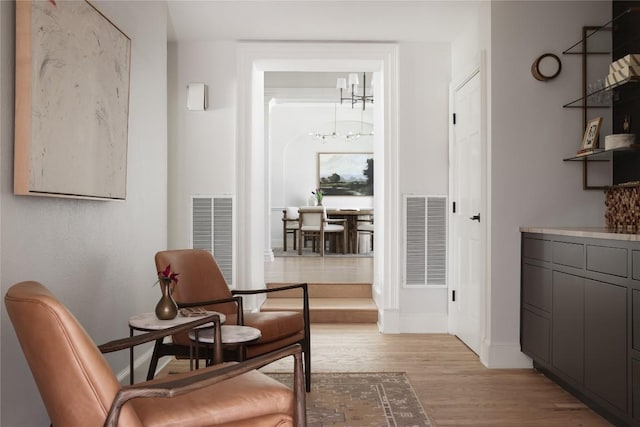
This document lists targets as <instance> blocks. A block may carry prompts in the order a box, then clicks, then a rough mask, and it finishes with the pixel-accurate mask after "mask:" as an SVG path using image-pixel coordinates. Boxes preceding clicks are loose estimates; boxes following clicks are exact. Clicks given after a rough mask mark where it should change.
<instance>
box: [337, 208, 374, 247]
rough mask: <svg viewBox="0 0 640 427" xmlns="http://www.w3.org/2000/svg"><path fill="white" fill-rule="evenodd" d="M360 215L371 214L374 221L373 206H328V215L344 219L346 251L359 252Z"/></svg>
mask: <svg viewBox="0 0 640 427" xmlns="http://www.w3.org/2000/svg"><path fill="white" fill-rule="evenodd" d="M360 216H370V217H371V220H372V221H373V208H329V207H327V217H329V218H333V219H337V218H340V219H344V220H345V227H346V229H347V230H346V234H347V241H346V248H345V251H346V252H347V253H349V254H355V253H357V252H358V218H359V217H360Z"/></svg>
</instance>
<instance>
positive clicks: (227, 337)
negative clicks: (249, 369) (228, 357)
mask: <svg viewBox="0 0 640 427" xmlns="http://www.w3.org/2000/svg"><path fill="white" fill-rule="evenodd" d="M220 329H221V332H222V344H223V345H233V344H236V345H239V346H240V357H239V358H240V360H244V356H245V355H244V345H245V344H249V343H252V342H254V341H257V340H258V339H260V337H261V336H262V332H260V329H257V328H252V327H251V326H240V325H222V327H221V328H220ZM189 339H190V340H191V347H192V348H193V346H194V345H195V343H196V342H197V343H202V344H213V343H214V342H215V339H214V331H213V329H203V330H200V329H196V330H193V331H191V332H189ZM199 347H200V346H199V345H195V348H196V351H195V353H196V354H195V360H196V369H198V368H199V355H198V348H199ZM192 351H193V350H192ZM192 362H193V359H192ZM221 362H222V360H214V361H213V363H214V364H218V363H221ZM190 368H191V369H193V363H191V364H190Z"/></svg>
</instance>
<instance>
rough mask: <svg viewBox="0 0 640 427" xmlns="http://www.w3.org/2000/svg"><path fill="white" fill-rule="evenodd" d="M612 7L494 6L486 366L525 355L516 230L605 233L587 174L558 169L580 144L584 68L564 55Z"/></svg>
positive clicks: (600, 201)
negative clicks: (578, 104)
mask: <svg viewBox="0 0 640 427" xmlns="http://www.w3.org/2000/svg"><path fill="white" fill-rule="evenodd" d="M610 16H611V4H610V2H591V1H585V2H574V1H567V2H551V1H549V2H539V1H509V2H502V1H498V2H493V3H492V6H491V49H490V61H491V65H490V67H491V92H490V114H491V124H490V126H491V130H492V132H491V137H490V152H491V157H490V164H489V165H488V167H489V171H490V181H489V182H490V192H491V206H490V210H491V225H490V245H491V246H490V250H491V263H490V269H491V272H490V278H489V280H490V281H489V291H488V292H489V293H488V295H489V302H488V304H489V310H490V311H489V313H490V314H489V319H488V322H489V335H488V337H487V341H488V342H487V343H486V345H487V347H488V348H489V349H490V351H489V354H488V355H487V360H486V362H485V363H487V364H488V365H489V366H504V365H505V360H506V359H509V357H510V356H512V355H513V354H514V353H515V352H519V344H518V342H519V302H520V294H519V290H520V233H519V227H520V226H535V225H539V226H603V225H604V197H603V194H602V192H601V191H583V190H582V181H581V180H582V170H581V168H580V166H579V165H577V164H570V163H563V162H562V159H563V158H565V157H568V156H569V155H571V154H572V153H575V152H576V151H577V149H578V148H579V146H580V143H581V141H582V133H583V130H582V119H581V114H580V112H579V110H568V109H563V108H562V105H563V104H565V103H567V102H569V101H571V100H573V99H576V98H578V97H579V94H580V84H581V83H580V75H581V74H580V58H579V57H577V56H567V55H561V52H562V51H563V50H564V49H566V48H568V47H569V46H571V45H572V44H573V43H574V42H576V41H577V40H579V39H580V36H581V29H582V26H583V25H601V24H604V23H605V22H607V21H608V20H609V19H610ZM545 52H552V53H555V54H557V55H559V56H561V60H562V65H563V67H562V72H561V73H560V75H559V76H558V77H557V78H556V79H554V80H551V81H548V82H539V81H537V80H534V79H533V77H532V76H531V72H530V68H531V64H532V63H533V61H534V60H535V58H537V57H538V56H539V55H541V54H542V53H545Z"/></svg>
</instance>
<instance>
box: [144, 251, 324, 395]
mask: <svg viewBox="0 0 640 427" xmlns="http://www.w3.org/2000/svg"><path fill="white" fill-rule="evenodd" d="M155 265H156V269H157V271H163V270H164V269H165V268H166V267H167V266H168V265H170V266H171V271H174V272H176V273H178V274H179V283H178V284H177V285H176V286H175V288H174V292H173V298H174V299H175V301H176V303H177V304H178V308H189V307H203V308H205V309H207V310H212V311H217V312H220V313H223V314H224V315H225V316H226V324H228V325H242V326H251V327H253V328H256V329H259V330H260V332H261V335H260V338H259V339H258V340H257V341H255V342H252V343H248V344H246V345H243V346H242V348H241V349H240V350H241V351H242V354H239V353H238V351H236V350H238V349H233V348H231V349H230V351H226V352H225V356H226V357H227V360H228V359H229V358H238V359H242V358H244V359H251V358H253V357H256V356H260V355H262V354H266V353H269V352H271V351H274V350H278V349H281V348H283V347H286V346H289V345H292V344H300V345H301V346H302V352H303V355H304V378H305V385H306V390H307V391H310V390H311V344H310V343H311V329H310V322H309V295H308V287H307V284H306V283H298V284H293V285H288V286H283V287H278V288H274V289H252V290H237V289H236V290H231V289H230V288H229V285H228V284H227V281H226V280H225V278H224V276H223V275H222V271H221V270H220V267H219V266H218V263H217V262H216V260H215V258H214V257H213V255H211V253H210V252H208V251H205V250H201V249H176V250H166V251H160V252H158V253H156V255H155ZM274 292H285V293H289V294H291V293H296V292H297V293H298V295H300V299H301V300H302V311H295V310H291V311H269V312H267V311H264V312H261V311H257V312H245V311H244V309H243V300H242V297H243V296H245V295H266V294H271V293H274ZM190 345H191V340H190V339H189V336H188V334H187V333H179V334H174V335H172V337H171V341H170V342H164V340H158V341H156V345H155V347H154V351H153V355H152V357H151V362H150V364H149V371H148V373H147V379H151V378H153V376H154V375H155V371H156V368H157V364H158V360H159V359H160V358H161V357H163V356H176V357H178V358H187V357H189V355H190V351H189V350H190ZM202 350H203V351H202V352H201V354H202V355H204V357H205V358H206V359H209V357H208V356H209V354H210V350H209V352H208V350H207V348H206V347H203V349H202Z"/></svg>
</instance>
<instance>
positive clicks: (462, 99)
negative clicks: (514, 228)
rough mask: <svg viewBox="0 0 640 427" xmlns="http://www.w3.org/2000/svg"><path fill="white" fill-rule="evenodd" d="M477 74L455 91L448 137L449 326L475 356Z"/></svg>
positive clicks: (478, 318) (480, 280)
mask: <svg viewBox="0 0 640 427" xmlns="http://www.w3.org/2000/svg"><path fill="white" fill-rule="evenodd" d="M480 77H481V75H480V71H477V72H475V73H474V74H472V76H470V77H469V78H468V79H467V80H466V81H465V82H464V83H462V84H461V85H460V86H458V87H457V88H455V90H454V94H453V99H454V114H455V116H454V117H455V124H454V125H453V138H452V154H453V156H452V169H453V170H452V200H453V201H454V203H455V213H453V214H452V239H453V240H452V246H453V248H452V254H453V258H452V266H451V267H452V271H451V278H452V280H451V295H450V296H451V303H450V309H451V310H450V315H451V327H452V332H453V333H454V334H455V335H456V336H457V337H459V338H460V339H461V340H462V341H463V342H464V343H465V344H466V345H467V346H468V347H469V348H470V349H471V350H473V351H474V352H476V354H479V350H480V342H481V332H482V329H481V322H482V318H483V313H482V312H481V307H482V301H483V295H484V294H483V292H482V290H483V289H484V271H483V262H482V260H483V256H484V254H483V253H482V250H483V249H482V248H483V245H482V233H481V230H482V227H481V222H480V221H483V220H484V218H483V212H481V200H482V198H481V192H482V187H481V182H482V181H481V179H482V168H481V165H482V163H481V161H482V132H481V129H482V126H481V117H482V116H481V105H482V104H481V78H480Z"/></svg>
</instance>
